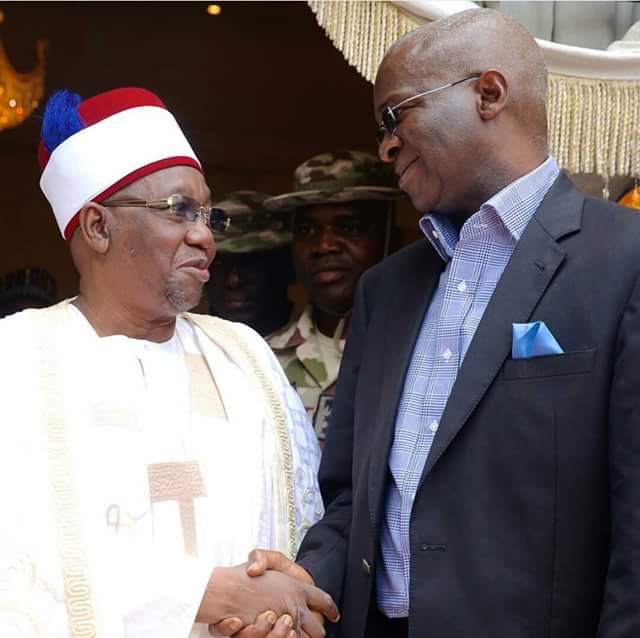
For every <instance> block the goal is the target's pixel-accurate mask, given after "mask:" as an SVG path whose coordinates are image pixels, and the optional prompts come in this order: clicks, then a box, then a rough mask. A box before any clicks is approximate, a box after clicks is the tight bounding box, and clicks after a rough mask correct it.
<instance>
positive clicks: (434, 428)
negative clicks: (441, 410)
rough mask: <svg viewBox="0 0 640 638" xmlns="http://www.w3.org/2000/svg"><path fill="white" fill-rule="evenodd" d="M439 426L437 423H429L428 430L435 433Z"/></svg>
mask: <svg viewBox="0 0 640 638" xmlns="http://www.w3.org/2000/svg"><path fill="white" fill-rule="evenodd" d="M439 425H440V424H439V423H438V422H437V421H431V423H430V424H429V429H430V430H431V431H432V432H437V431H438V426H439Z"/></svg>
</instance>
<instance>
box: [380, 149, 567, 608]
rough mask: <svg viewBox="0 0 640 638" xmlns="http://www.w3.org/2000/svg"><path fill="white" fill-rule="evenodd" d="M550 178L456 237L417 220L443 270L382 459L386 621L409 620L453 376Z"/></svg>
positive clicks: (523, 187)
mask: <svg viewBox="0 0 640 638" xmlns="http://www.w3.org/2000/svg"><path fill="white" fill-rule="evenodd" d="M557 176H558V166H557V165H556V162H555V160H554V159H553V158H551V157H549V158H548V159H547V160H546V161H545V162H544V163H543V164H541V165H540V166H539V167H538V168H536V169H535V170H534V171H532V172H531V173H528V174H527V175H524V176H523V177H521V178H520V179H518V180H516V181H515V182H513V183H512V184H510V185H509V186H507V187H506V188H504V189H503V190H501V191H500V192H499V193H497V194H496V195H494V196H493V197H492V198H491V199H489V200H488V201H487V202H485V203H484V204H483V205H482V206H481V207H480V210H478V211H477V212H476V213H474V214H473V215H472V216H471V217H469V219H468V220H467V221H466V222H465V223H464V225H463V226H462V228H461V229H460V231H459V232H458V229H457V228H456V227H455V226H454V225H453V224H452V223H451V221H450V220H449V219H447V218H446V217H444V216H442V215H438V214H436V213H433V214H428V215H425V216H424V217H423V218H422V219H421V220H420V227H421V228H422V232H423V233H424V234H425V235H426V236H427V238H428V239H429V241H430V242H431V243H432V244H433V246H434V248H435V249H436V251H437V252H438V254H439V255H440V257H442V259H443V260H444V261H445V262H446V267H445V269H444V271H443V272H442V274H441V275H440V281H439V282H438V287H437V289H436V291H435V293H434V295H433V298H432V300H431V303H430V305H429V308H428V310H427V312H426V314H425V317H424V320H423V322H422V327H421V329H420V333H419V335H418V338H417V341H416V344H415V346H414V349H413V354H412V356H411V361H410V364H409V367H408V370H407V375H406V378H405V381H404V389H403V392H402V397H401V399H400V404H399V406H398V412H397V415H396V423H395V434H394V439H393V444H392V446H391V451H390V453H389V469H390V473H391V480H390V481H389V484H388V487H387V492H386V495H385V509H384V517H383V520H382V524H381V531H380V547H379V556H378V569H377V570H376V585H377V592H378V607H379V608H380V610H381V611H382V612H383V613H384V614H385V615H386V616H388V617H389V618H401V617H404V616H407V615H408V614H409V574H410V551H409V524H410V518H411V508H412V506H413V499H414V497H415V493H416V490H417V487H418V483H419V481H420V476H421V474H422V470H423V468H424V464H425V462H426V460H427V456H428V454H429V450H430V448H431V444H432V443H433V439H434V437H435V435H436V432H437V431H438V425H439V422H440V418H441V417H442V413H443V412H444V408H445V406H446V404H447V400H448V398H449V394H450V393H451V389H452V388H453V384H454V382H455V380H456V377H457V375H458V370H459V369H460V366H461V365H462V361H463V360H464V356H465V354H466V352H467V350H468V348H469V345H470V344H471V340H472V339H473V335H474V334H475V331H476V328H477V327H478V324H479V323H480V319H482V315H483V314H484V311H485V309H486V307H487V305H488V303H489V300H490V299H491V295H493V292H494V290H495V288H496V284H497V283H498V280H499V279H500V277H501V275H502V272H503V271H504V269H505V266H506V265H507V262H508V261H509V258H510V257H511V255H512V254H513V251H514V249H515V247H516V243H517V242H518V240H519V239H520V237H521V236H522V233H523V232H524V229H525V228H526V226H527V224H528V223H529V220H530V219H531V217H532V216H533V214H534V213H535V211H536V209H537V208H538V206H539V205H540V202H541V201H542V198H543V197H544V196H545V194H546V193H547V191H548V190H549V188H550V187H551V185H552V184H553V182H554V181H555V179H556V177H557ZM426 498H428V495H427V496H426Z"/></svg>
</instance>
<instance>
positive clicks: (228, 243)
mask: <svg viewBox="0 0 640 638" xmlns="http://www.w3.org/2000/svg"><path fill="white" fill-rule="evenodd" d="M269 197H271V195H267V194H265V193H259V192H257V191H249V190H243V191H235V192H233V193H229V194H228V195H226V196H225V198H224V199H223V200H222V201H220V202H216V203H215V204H214V206H216V207H218V208H222V209H223V210H224V211H225V212H226V213H227V214H228V215H229V217H231V224H230V225H229V230H227V232H226V233H225V234H224V235H221V236H220V238H217V237H216V250H217V251H218V252H221V253H253V252H259V251H261V250H273V249H275V248H280V247H281V246H286V245H288V244H290V243H291V241H292V239H293V236H292V233H291V220H290V215H286V216H284V215H280V214H278V213H272V212H269V211H268V210H266V209H265V207H264V206H263V202H264V201H265V200H266V199H268V198H269Z"/></svg>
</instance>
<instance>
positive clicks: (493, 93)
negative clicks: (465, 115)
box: [477, 69, 509, 120]
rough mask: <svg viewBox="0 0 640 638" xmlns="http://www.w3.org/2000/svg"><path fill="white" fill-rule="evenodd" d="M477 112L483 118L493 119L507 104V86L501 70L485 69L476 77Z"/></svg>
mask: <svg viewBox="0 0 640 638" xmlns="http://www.w3.org/2000/svg"><path fill="white" fill-rule="evenodd" d="M477 86H478V88H477V91H478V94H479V101H478V113H479V115H480V117H481V118H482V119H483V120H492V119H494V118H495V117H496V116H497V115H498V113H500V111H502V109H504V107H505V106H506V104H507V100H508V98H509V87H508V85H507V79H506V78H505V77H504V75H503V74H502V72H500V71H498V70H496V69H489V70H487V71H485V72H484V73H483V74H482V75H481V76H480V78H479V79H478V85H477Z"/></svg>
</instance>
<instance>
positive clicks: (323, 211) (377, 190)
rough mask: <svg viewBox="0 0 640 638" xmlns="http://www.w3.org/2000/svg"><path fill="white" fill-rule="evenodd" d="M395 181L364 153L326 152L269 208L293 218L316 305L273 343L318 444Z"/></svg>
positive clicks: (301, 274) (301, 273)
mask: <svg viewBox="0 0 640 638" xmlns="http://www.w3.org/2000/svg"><path fill="white" fill-rule="evenodd" d="M401 196H402V192H401V191H400V190H399V189H398V188H397V187H396V180H395V175H394V174H393V173H392V172H391V171H390V170H389V167H388V166H387V165H385V164H383V163H382V162H380V161H379V160H378V158H377V157H375V156H373V155H371V154H369V153H364V152H361V151H345V152H341V153H323V154H321V155H317V156H315V157H312V158H311V159H309V160H307V161H306V162H304V163H303V164H301V165H300V166H298V168H297V169H296V171H295V174H294V190H293V192H291V193H286V194H284V195H278V196H276V197H272V198H270V199H268V200H266V201H265V202H264V205H265V207H266V208H268V209H269V210H272V211H276V212H288V213H290V214H291V216H292V219H293V244H292V254H293V262H294V267H295V271H296V274H297V276H298V280H299V282H300V283H301V284H302V285H303V287H304V288H305V291H306V292H307V295H308V297H309V299H310V304H309V305H308V306H307V307H306V308H305V309H304V311H303V313H302V315H301V316H300V317H299V318H298V319H297V320H295V321H292V322H291V323H290V324H289V325H287V326H286V327H285V328H283V329H282V330H279V331H278V332H276V333H275V334H272V335H270V336H269V337H268V338H267V341H268V343H269V345H270V346H271V348H272V350H273V351H274V352H275V354H276V356H277V357H278V359H279V361H280V363H281V365H282V367H283V368H284V371H285V373H286V375H287V377H288V378H289V381H290V382H291V383H292V384H293V385H294V386H295V387H296V389H297V390H298V392H299V394H300V396H301V397H302V401H303V403H304V405H305V407H306V409H307V412H308V413H309V416H310V418H311V420H312V422H313V425H314V428H315V430H316V434H317V435H318V439H319V440H320V442H321V443H322V441H323V440H324V438H325V430H326V427H327V423H328V419H329V415H330V414H331V408H332V405H333V395H334V392H335V385H336V380H337V378H338V370H339V368H340V361H341V359H342V352H343V349H344V336H345V334H346V329H347V324H348V320H349V316H350V313H351V308H352V305H353V295H354V293H355V287H356V284H357V283H358V280H359V278H360V276H361V275H362V273H363V272H364V270H366V269H367V268H369V267H370V266H372V265H373V264H374V263H376V262H377V261H379V260H380V259H381V258H382V257H383V256H384V254H385V253H386V251H387V247H388V241H389V232H390V228H391V222H392V203H391V202H392V200H394V199H397V198H398V197H401Z"/></svg>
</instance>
